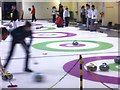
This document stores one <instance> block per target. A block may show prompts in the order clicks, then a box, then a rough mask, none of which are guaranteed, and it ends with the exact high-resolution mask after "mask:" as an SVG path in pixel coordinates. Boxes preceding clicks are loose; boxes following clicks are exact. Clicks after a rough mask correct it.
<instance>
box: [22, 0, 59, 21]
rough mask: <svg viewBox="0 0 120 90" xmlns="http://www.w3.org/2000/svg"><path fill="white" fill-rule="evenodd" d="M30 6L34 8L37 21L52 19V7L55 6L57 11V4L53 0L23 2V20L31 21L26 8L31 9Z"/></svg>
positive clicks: (29, 13)
mask: <svg viewBox="0 0 120 90" xmlns="http://www.w3.org/2000/svg"><path fill="white" fill-rule="evenodd" d="M32 5H34V6H35V8H36V18H37V19H48V18H52V6H56V8H57V9H58V6H59V2H56V0H53V2H24V1H23V4H22V6H23V10H24V18H25V19H31V11H29V10H28V8H32Z"/></svg>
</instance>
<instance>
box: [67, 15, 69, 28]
mask: <svg viewBox="0 0 120 90" xmlns="http://www.w3.org/2000/svg"><path fill="white" fill-rule="evenodd" d="M68 25H69V17H67V26H68Z"/></svg>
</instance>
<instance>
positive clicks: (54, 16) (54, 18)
mask: <svg viewBox="0 0 120 90" xmlns="http://www.w3.org/2000/svg"><path fill="white" fill-rule="evenodd" d="M56 12H57V9H56V7H55V6H53V7H52V16H53V23H55V21H56Z"/></svg>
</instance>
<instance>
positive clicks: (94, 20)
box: [91, 5, 98, 31]
mask: <svg viewBox="0 0 120 90" xmlns="http://www.w3.org/2000/svg"><path fill="white" fill-rule="evenodd" d="M97 18H98V11H97V9H95V5H92V10H91V31H94V30H95V27H96V26H95V25H96V23H97ZM95 31H96V30H95Z"/></svg>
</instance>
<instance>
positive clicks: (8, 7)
mask: <svg viewBox="0 0 120 90" xmlns="http://www.w3.org/2000/svg"><path fill="white" fill-rule="evenodd" d="M12 5H15V6H16V2H3V3H2V7H3V8H2V13H3V14H2V19H3V20H9V19H10V11H11V7H12Z"/></svg>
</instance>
